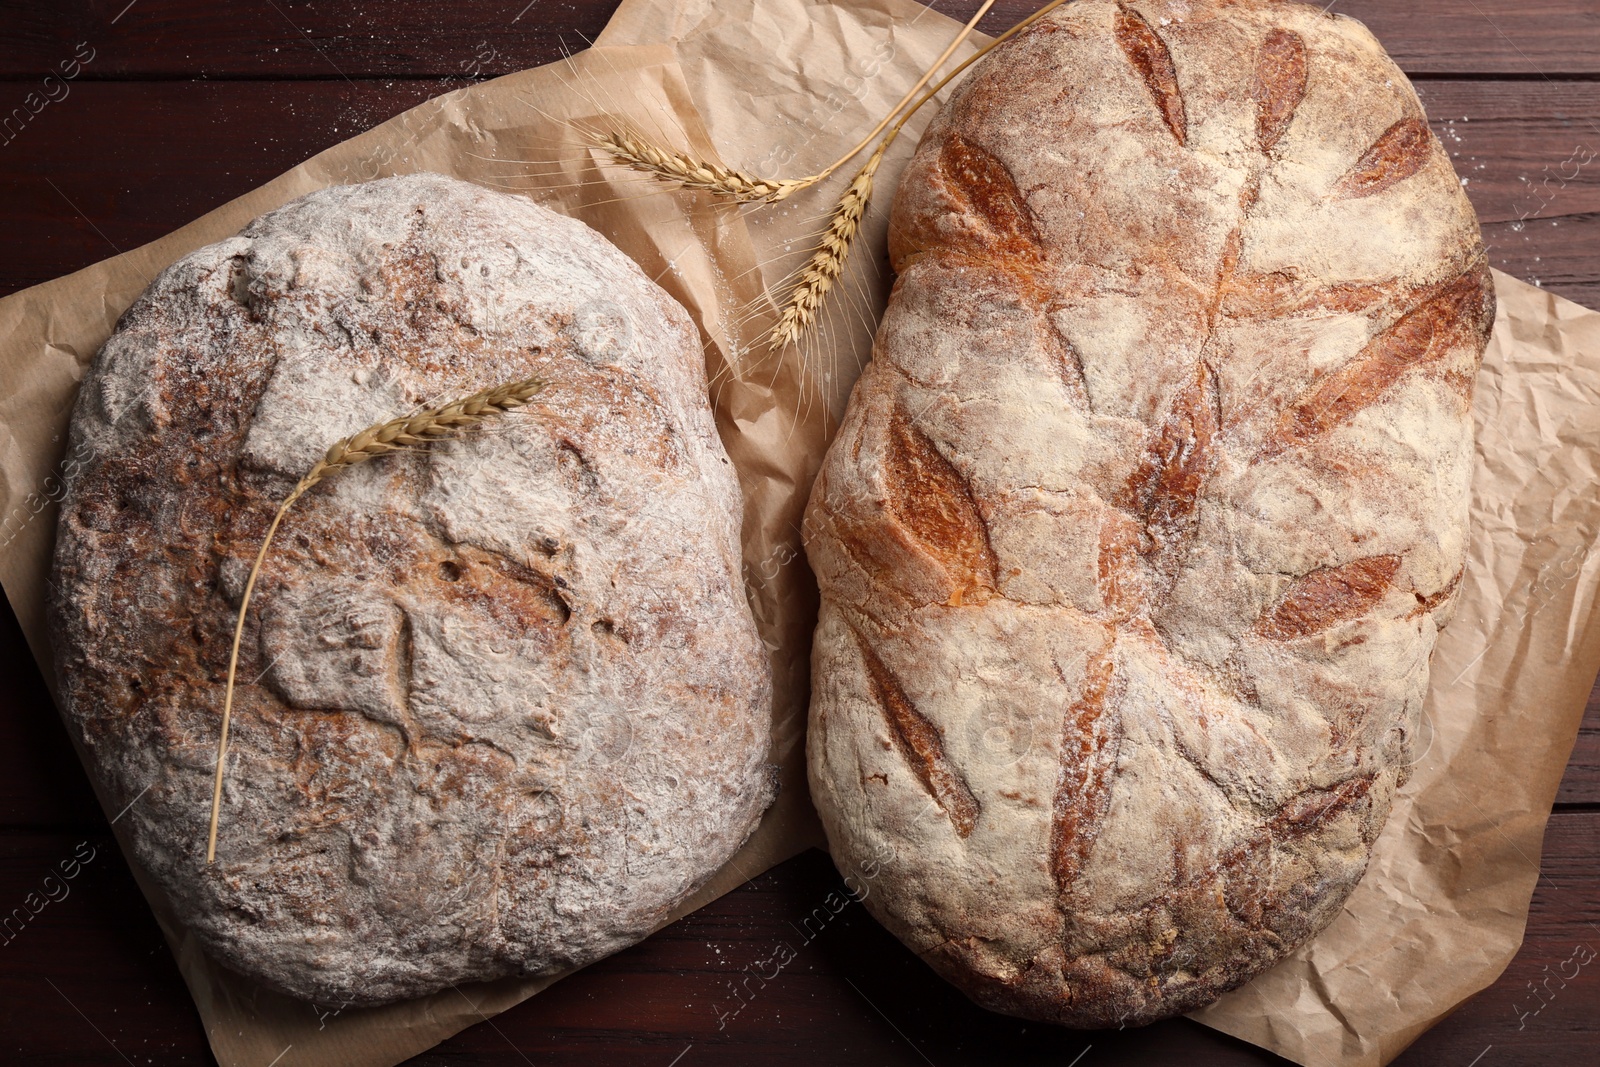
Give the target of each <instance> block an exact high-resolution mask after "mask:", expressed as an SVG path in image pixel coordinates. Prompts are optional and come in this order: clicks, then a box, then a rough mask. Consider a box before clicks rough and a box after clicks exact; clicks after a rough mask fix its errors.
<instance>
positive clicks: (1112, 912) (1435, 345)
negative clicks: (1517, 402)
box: [806, 0, 1494, 1027]
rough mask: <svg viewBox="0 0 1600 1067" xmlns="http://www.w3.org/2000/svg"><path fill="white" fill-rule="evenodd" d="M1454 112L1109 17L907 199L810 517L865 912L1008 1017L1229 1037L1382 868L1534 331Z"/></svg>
mask: <svg viewBox="0 0 1600 1067" xmlns="http://www.w3.org/2000/svg"><path fill="white" fill-rule="evenodd" d="M1421 113H1422V112H1421V107H1420V105H1419V103H1418V101H1417V99H1416V96H1415V94H1414V93H1413V91H1412V90H1411V88H1410V86H1409V84H1408V83H1407V82H1406V80H1405V78H1404V77H1403V76H1402V75H1401V73H1400V72H1399V71H1398V70H1397V69H1396V68H1395V67H1394V65H1393V63H1391V62H1390V61H1389V59H1388V58H1387V57H1386V56H1385V55H1384V54H1383V52H1382V50H1381V49H1380V48H1379V47H1378V46H1377V44H1376V42H1374V41H1373V40H1372V38H1371V36H1370V35H1369V34H1367V33H1366V31H1365V30H1364V29H1363V28H1362V27H1361V26H1360V25H1359V24H1358V23H1356V22H1354V21H1352V20H1350V19H1348V18H1344V17H1342V16H1335V15H1331V14H1327V13H1325V12H1322V11H1319V10H1318V9H1317V8H1315V7H1310V6H1307V5H1304V4H1298V3H1285V2H1275V0H1182V2H1180V0H1171V2H1167V0H1150V2H1131V3H1117V2H1113V0H1080V2H1078V3H1076V4H1072V5H1070V6H1064V7H1063V8H1061V9H1059V10H1057V11H1056V12H1053V13H1052V14H1050V15H1049V16H1046V18H1045V19H1044V20H1043V21H1042V22H1041V23H1040V24H1039V25H1038V26H1037V27H1035V28H1034V29H1033V30H1032V31H1030V32H1028V33H1025V34H1021V35H1019V36H1018V37H1017V38H1016V39H1015V40H1013V41H1011V42H1009V43H1008V44H1007V45H1005V46H1004V47H1002V48H1001V49H999V50H997V51H996V52H995V53H994V54H993V55H992V56H991V57H989V58H988V59H987V60H986V61H984V62H983V63H982V64H980V65H978V66H977V67H975V68H974V70H973V71H972V73H971V75H970V76H969V77H968V79H967V80H966V81H965V82H964V83H963V84H962V85H961V86H960V87H959V89H958V90H957V92H956V93H955V95H954V96H953V98H952V99H951V101H950V103H949V104H948V105H947V106H946V107H945V109H944V110H943V111H942V112H941V113H940V115H939V117H938V118H936V119H935V120H934V122H933V123H932V124H931V125H930V128H929V130H928V132H927V134H926V135H925V137H924V139H923V142H922V144H921V145H920V147H919V148H918V151H917V154H916V156H915V158H914V159H913V161H912V163H911V165H910V167H909V168H908V169H907V171H906V173H905V176H904V177H903V178H902V181H901V185H900V188H899V190H898V193H897V195H896V200H895V205H894V210H893V217H892V225H891V252H892V255H893V259H894V262H895V264H896V268H897V270H899V271H900V278H899V281H898V283H897V286H896V289H895V292H894V295H893V297H892V298H891V301H890V305H889V308H888V310H887V312H886V314H885V316H884V320H883V323H882V326H881V327H880V330H879V333H878V338H877V344H876V347H875V349H874V358H873V362H872V364H871V365H870V366H869V367H868V368H867V370H866V372H865V373H864V374H863V376H862V378H861V380H860V382H859V383H858V384H857V387H856V391H855V393H854V395H853V396H852V399H851V404H850V408H849V411H848V412H847V414H846V417H845V420H844V424H843V426H842V428H841V431H840V434H839V437H838V440H837V442H836V443H835V445H834V446H833V447H832V448H831V449H830V451H829V454H828V457H827V460H826V461H825V463H824V465H823V470H822V475H821V477H819V479H818V482H817V488H816V490H815V491H814V493H813V497H812V501H811V505H810V508H809V510H808V513H807V518H806V531H807V538H806V541H807V549H808V553H809V555H810V559H811V562H812V564H813V568H814V569H815V571H816V572H817V575H818V581H819V584H820V586H821V591H822V604H821V613H820V620H819V624H818V629H817V636H816V643H815V645H814V652H813V666H814V678H813V682H814V685H813V697H812V715H811V733H810V735H809V738H808V742H807V747H808V766H809V773H810V780H811V786H812V793H813V797H814V798H815V800H816V803H817V808H818V811H819V813H820V814H821V816H822V821H823V824H824V827H825V828H826V830H827V833H828V838H829V843H830V845H831V847H832V849H833V853H834V856H835V859H836V861H837V862H838V864H839V866H840V868H841V869H842V870H845V871H859V870H861V869H863V868H864V867H866V866H867V865H868V864H876V865H877V866H879V867H881V873H880V874H879V875H878V877H877V878H876V879H875V880H874V882H873V886H872V892H871V893H870V894H869V895H868V897H867V899H866V906H867V907H868V908H869V909H870V910H871V911H872V912H873V914H874V915H875V916H877V917H878V918H879V919H880V920H881V921H883V922H884V923H885V924H886V925H887V926H888V927H889V928H890V929H891V930H892V931H894V933H895V934H896V935H898V936H899V937H900V938H902V939H903V940H904V941H905V942H906V943H907V944H908V945H910V946H911V947H912V948H914V949H915V950H916V951H917V952H919V953H920V954H922V956H923V957H924V958H925V959H927V960H928V962H929V963H930V964H932V965H933V966H934V967H935V968H936V969H938V970H939V972H940V973H941V974H943V975H945V976H946V977H948V978H949V979H950V980H951V981H953V982H955V983H956V984H957V985H959V986H960V987H961V988H962V989H964V990H965V991H966V992H967V993H968V994H969V995H970V996H972V997H973V998H974V999H975V1000H976V1001H978V1002H979V1003H980V1004H983V1005H985V1006H987V1007H991V1008H994V1009H995V1010H999V1011H1005V1012H1011V1013H1014V1014H1019V1015H1024V1016H1029V1017H1033V1018H1039V1019H1045V1020H1049V1021H1052V1022H1058V1023H1064V1024H1068V1025H1073V1026H1085V1027H1102V1026H1119V1025H1128V1024H1137V1023H1142V1022H1148V1021H1151V1020H1153V1019H1157V1018H1161V1017H1164V1016H1168V1015H1174V1014H1178V1013H1181V1012H1185V1011H1189V1010H1192V1009H1194V1008H1197V1007H1200V1006H1202V1005H1204V1004H1206V1003H1209V1002H1210V1001H1212V1000H1214V999H1215V998H1216V997H1217V996H1219V995H1220V994H1221V993H1223V992H1225V991H1227V990H1229V989H1232V988H1234V987H1236V986H1238V985H1240V984H1241V983H1243V982H1245V981H1248V980H1249V979H1250V978H1251V977H1252V976H1254V975H1256V974H1258V973H1260V972H1261V971H1263V970H1264V969H1266V968H1268V967H1270V966H1272V965H1273V964H1274V963H1276V962H1277V961H1279V960H1281V959H1282V958H1283V957H1284V956H1285V955H1286V954H1288V953H1290V952H1292V951H1294V950H1295V949H1296V947H1297V946H1300V945H1302V944H1304V943H1305V942H1306V940H1307V939H1309V938H1311V937H1312V936H1314V935H1315V934H1316V933H1317V932H1318V931H1319V930H1320V929H1322V928H1323V927H1324V926H1326V925H1327V923H1328V922H1330V921H1331V920H1332V919H1333V918H1334V916H1335V915H1336V914H1337V913H1338V912H1339V909H1340V906H1341V904H1342V903H1343V902H1344V900H1345V898H1346V897H1347V896H1348V894H1349V893H1350V892H1351V890H1352V889H1353V888H1354V887H1355V885H1356V883H1357V881H1358V880H1359V879H1360V878H1361V876H1362V874H1363V872H1364V870H1365V868H1366V864H1367V861H1368V857H1369V854H1370V850H1371V848H1372V845H1373V842H1374V841H1375V840H1376V839H1377V836H1378V833H1379V831H1380V830H1381V829H1382V827H1383V823H1384V820H1385V819H1386V818H1387V816H1388V813H1389V809H1390V806H1391V805H1392V803H1393V798H1394V794H1395V790H1396V789H1397V788H1398V787H1399V786H1400V785H1401V784H1402V783H1403V782H1404V780H1405V776H1406V766H1407V763H1408V762H1409V760H1410V759H1411V756H1412V753H1411V749H1410V744H1411V738H1412V737H1413V736H1414V735H1415V734H1416V732H1417V729H1418V726H1419V716H1420V713H1421V707H1422V702H1423V699H1424V696H1425V694H1426V691H1427V676H1428V672H1427V665H1428V660H1429V656H1430V654H1431V651H1432V648H1433V644H1434V641H1435V639H1436V636H1437V633H1438V631H1439V629H1440V628H1441V627H1442V626H1443V625H1444V624H1445V622H1446V621H1447V620H1448V618H1449V616H1450V613H1451V611H1452V610H1453V606H1454V598H1455V594H1456V590H1457V589H1458V588H1459V586H1460V583H1461V580H1462V574H1463V567H1464V564H1465V553H1466V533H1467V530H1466V516H1467V502H1468V488H1469V484H1470V477H1471V466H1472V457H1473V442H1472V423H1471V414H1472V413H1471V401H1472V383H1473V379H1474V376H1475V374H1476V372H1477V368H1478V364H1479V362H1480V360H1481V358H1482V353H1483V349H1484V346H1485V345H1486V343H1487V341H1488V336H1489V330H1490V328H1491V326H1492V323H1493V319H1494V293H1493V282H1492V278H1491V276H1490V273H1489V269H1488V266H1487V264H1486V261H1485V256H1484V251H1483V246H1482V241H1481V238H1480V236H1479V232H1478V227H1477V220H1476V218H1475V217H1474V215H1473V213H1472V209H1471V206H1470V205H1469V204H1468V203H1467V200H1466V198H1465V196H1464V194H1463V192H1462V190H1461V187H1460V185H1459V183H1458V181H1457V180H1456V178H1455V176H1454V174H1453V173H1452V172H1451V169H1450V167H1449V163H1448V159H1447V158H1446V156H1445V154H1444V152H1443V150H1442V149H1441V148H1440V147H1439V145H1438V143H1437V141H1436V140H1435V139H1434V137H1433V135H1432V134H1431V133H1430V132H1429V130H1428V127H1427V125H1426V123H1425V122H1424V121H1423V120H1422V119H1421V118H1420V116H1421ZM886 854H887V855H891V856H892V857H893V858H892V859H891V860H889V861H888V862H887V863H885V862H883V860H882V857H883V856H884V855H886Z"/></svg>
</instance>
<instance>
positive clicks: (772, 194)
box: [599, 0, 1061, 204]
mask: <svg viewBox="0 0 1600 1067" xmlns="http://www.w3.org/2000/svg"><path fill="white" fill-rule="evenodd" d="M1056 2H1057V3H1060V2H1061V0H1056ZM994 3H995V0H984V2H983V4H982V5H981V6H980V7H979V8H978V10H977V11H976V12H974V13H973V16H972V18H970V19H968V20H967V24H966V25H965V26H963V27H962V28H961V32H960V33H958V34H956V37H955V40H953V41H951V42H950V44H949V45H948V46H947V47H946V48H945V50H944V51H943V52H941V53H940V54H939V58H938V59H935V60H934V61H933V65H932V66H930V67H929V68H928V69H927V70H926V71H925V72H923V75H922V77H921V78H919V79H917V84H915V85H913V86H912V87H911V88H910V89H908V90H907V91H906V93H905V95H904V96H902V97H901V98H900V102H899V103H897V104H895V106H894V107H892V108H890V109H889V113H888V114H887V115H885V116H884V117H883V119H882V120H881V121H880V122H879V123H878V124H877V125H876V126H874V127H873V128H872V132H870V133H868V134H867V135H866V136H865V137H863V138H862V139H861V140H860V141H859V142H857V144H856V146H855V147H854V148H852V149H850V151H848V152H846V153H845V154H844V155H842V156H840V157H839V158H838V159H836V160H834V161H833V162H832V163H830V164H828V165H827V166H826V167H824V168H823V169H821V170H819V171H817V172H816V173H815V174H808V175H806V176H805V177H803V178H759V177H756V176H755V175H753V174H749V173H747V172H745V171H742V170H734V169H732V168H730V167H723V166H719V165H717V164H715V163H704V162H701V161H700V160H697V159H695V158H693V157H692V156H689V155H686V154H684V153H682V152H674V151H673V150H671V149H670V148H662V147H661V146H659V145H655V144H652V143H650V142H649V141H646V140H645V139H643V138H642V137H634V136H632V135H630V134H621V133H608V134H605V135H603V136H602V137H601V138H600V141H599V147H601V148H603V149H605V150H606V151H607V152H609V153H610V154H611V158H612V159H615V160H616V161H617V162H618V163H622V164H624V165H625V166H629V167H632V168H633V169H635V170H642V171H645V172H647V173H650V174H654V175H655V176H656V177H658V178H661V179H663V180H666V181H673V182H677V183H679V184H680V185H683V186H684V187H685V188H689V189H703V190H705V191H706V192H709V193H715V194H717V195H719V196H725V197H727V198H729V199H730V200H734V201H737V202H740V203H756V202H762V203H768V204H776V203H777V202H778V201H780V200H783V199H785V198H787V197H788V196H789V194H790V193H793V192H795V191H797V190H800V189H804V188H806V187H808V186H812V185H816V184H817V183H818V182H821V181H826V180H827V179H828V178H830V177H832V176H833V175H834V173H835V172H837V171H838V170H839V168H840V167H843V166H844V165H845V164H846V163H848V162H850V161H851V160H852V159H854V158H855V157H856V156H858V155H860V154H861V153H862V152H863V151H865V150H866V148H867V146H868V145H870V144H871V143H872V142H873V141H874V140H875V139H876V138H877V136H878V134H880V133H882V132H883V130H884V127H886V126H888V125H889V123H890V122H891V121H892V120H893V119H894V117H895V116H896V115H898V114H900V111H901V109H902V108H904V107H905V106H906V104H908V103H909V102H910V101H911V99H912V98H913V97H914V96H916V95H917V93H918V92H919V91H921V89H922V87H923V86H924V85H927V84H928V80H929V79H930V78H932V77H933V76H934V74H935V73H936V72H937V71H938V69H939V68H940V67H942V66H943V65H944V61H945V60H947V59H949V58H950V56H951V55H952V54H954V52H955V50H956V49H957V48H959V47H961V42H962V41H964V40H966V39H967V35H968V34H970V33H971V32H972V31H973V28H974V27H976V26H977V25H978V22H979V20H980V19H982V18H983V16H984V15H986V14H987V13H988V11H989V9H990V8H991V7H993V6H994ZM1050 6H1051V7H1054V6H1055V4H1051V5H1050ZM1047 10H1048V9H1047ZM1043 13H1044V12H1043V11H1040V12H1039V13H1038V14H1036V15H1034V16H1033V18H1037V17H1038V15H1041V14H1043ZM1026 21H1030V22H1031V21H1032V19H1031V18H1030V19H1028V20H1026ZM1024 24H1025V23H1024ZM1017 29H1021V25H1019V26H1018V27H1017ZM1008 36H1009V35H1008ZM965 67H966V64H962V66H961V67H960V68H957V69H958V70H960V69H965ZM945 81H949V78H946V79H945ZM940 84H941V85H943V84H944V83H943V82H941V83H940ZM936 91H937V90H936ZM923 103H926V98H924V100H923V101H921V102H919V103H918V104H917V107H914V108H912V109H911V112H907V117H910V114H911V113H912V112H915V111H916V110H917V108H920V107H921V106H922V104H923ZM902 122H903V120H902ZM892 139H893V138H892V137H891V140H892ZM857 177H858V179H859V177H860V176H859V175H857Z"/></svg>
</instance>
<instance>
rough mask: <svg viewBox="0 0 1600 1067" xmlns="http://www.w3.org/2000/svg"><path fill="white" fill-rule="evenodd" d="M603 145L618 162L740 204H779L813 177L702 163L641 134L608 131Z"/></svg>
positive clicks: (602, 142)
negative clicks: (768, 174) (775, 175)
mask: <svg viewBox="0 0 1600 1067" xmlns="http://www.w3.org/2000/svg"><path fill="white" fill-rule="evenodd" d="M600 147H602V148H604V149H605V150H606V151H607V152H609V153H610V154H611V157H612V158H613V159H615V160H616V161H617V162H618V163H621V164H623V165H625V166H629V167H632V168H633V169H635V170H642V171H646V172H648V173H650V174H654V175H655V176H656V177H658V178H660V179H661V180H663V181H670V182H677V183H678V184H679V185H682V186H683V187H684V188H686V189H703V190H705V191H706V192H711V193H716V194H718V195H720V196H726V197H728V198H730V199H732V200H736V201H739V202H741V203H756V202H761V203H767V204H776V203H777V202H778V201H780V200H782V199H784V198H785V197H787V196H788V195H789V194H790V193H792V192H794V191H795V190H797V189H803V188H805V187H806V186H807V185H810V184H811V183H812V181H813V180H814V179H812V178H782V179H778V178H758V177H756V176H755V175H753V174H749V173H747V172H745V171H742V170H734V169H733V168H731V167H723V166H719V165H717V164H715V163H702V162H701V161H699V160H697V159H694V158H692V157H690V156H688V155H685V154H684V153H682V152H674V151H671V150H670V149H666V148H661V147H659V146H657V145H654V144H651V143H650V142H649V141H646V140H644V139H643V138H641V137H634V136H632V135H629V134H624V133H608V134H605V135H604V136H603V137H602V138H601V139H600Z"/></svg>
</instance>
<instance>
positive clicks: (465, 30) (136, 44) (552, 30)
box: [0, 0, 1600, 79]
mask: <svg viewBox="0 0 1600 1067" xmlns="http://www.w3.org/2000/svg"><path fill="white" fill-rule="evenodd" d="M978 3H979V0H938V2H936V3H935V4H934V7H936V8H937V9H938V10H939V11H941V12H943V13H944V14H946V15H950V16H952V17H954V18H959V19H963V20H964V19H966V18H967V17H968V16H969V15H971V13H972V12H973V11H976V10H977V8H978ZM614 6H615V4H614V3H610V2H606V0H600V2H595V0H577V2H572V0H533V2H531V3H530V2H529V0H454V2H452V3H451V4H450V5H449V17H448V18H441V17H440V6H439V4H438V3H437V2H434V0H386V2H380V0H355V2H349V3H334V2H330V0H273V2H270V3H261V4H241V3H211V2H207V0H138V2H136V3H134V4H132V5H130V4H129V3H128V0H62V2H61V3H59V4H50V5H46V4H38V3H34V2H32V0H0V26H5V27H6V37H7V44H8V47H7V49H6V50H5V51H4V52H3V53H0V78H27V77H29V76H33V75H38V76H41V77H42V76H43V75H44V74H45V73H47V72H50V71H53V70H55V69H56V65H57V64H58V63H59V62H60V61H61V60H62V59H65V58H67V57H69V56H71V55H72V53H73V49H74V47H75V46H76V45H77V44H78V43H79V42H82V41H88V42H90V43H91V44H92V45H93V47H94V48H95V49H96V50H97V55H96V58H95V60H94V61H93V62H92V63H90V64H89V70H88V72H87V73H86V74H85V75H84V76H85V77H87V78H92V79H108V78H151V77H191V76H193V75H194V74H204V75H205V76H207V77H216V78H280V77H288V78H328V77H333V78H339V77H349V78H353V79H361V78H380V79H381V78H395V77H407V78H415V77H444V76H451V75H457V74H460V73H462V72H464V71H467V70H469V69H471V68H472V67H473V65H474V64H476V66H477V68H478V71H479V72H480V73H482V74H485V75H489V76H494V75H497V74H506V73H509V72H511V71H513V70H521V69H522V68H524V67H530V66H537V65H538V64H540V63H547V62H549V61H550V60H552V59H555V58H557V57H558V56H559V55H561V54H562V50H563V49H564V48H565V49H571V50H576V49H579V48H582V47H583V46H584V41H585V39H587V38H593V37H594V36H595V35H596V34H598V33H599V32H600V30H601V29H602V28H603V27H604V26H605V23H606V19H607V18H609V17H610V11H611V8H613V7H614ZM1039 6H1040V0H1000V2H999V3H997V4H995V6H994V8H993V9H992V10H991V11H990V12H989V14H988V15H987V16H985V17H984V20H983V22H982V23H980V24H979V26H980V28H981V29H982V30H984V31H985V32H987V33H990V34H994V33H999V32H1001V31H1002V30H1004V29H1005V28H1006V27H1008V26H1010V25H1012V24H1013V23H1015V22H1016V21H1017V20H1018V19H1020V18H1022V17H1023V16H1025V15H1027V14H1028V13H1030V12H1031V11H1033V10H1034V9H1035V8H1037V7H1039ZM1330 9H1331V10H1332V11H1334V12H1338V13H1341V14H1346V15H1349V16H1351V17H1352V18H1356V19H1359V20H1361V21H1362V22H1364V23H1366V25H1367V26H1368V27H1369V28H1370V29H1371V30H1372V31H1373V32H1374V33H1375V34H1377V35H1378V37H1379V39H1380V40H1382V41H1383V42H1384V44H1385V46H1386V47H1387V48H1388V50H1389V52H1390V54H1392V55H1393V56H1394V57H1395V59H1396V60H1397V61H1398V62H1399V64H1400V66H1401V67H1402V69H1404V70H1405V71H1406V72H1407V73H1423V74H1429V73H1433V74H1438V73H1447V74H1472V75H1484V74H1497V75H1507V76H1514V77H1532V78H1539V77H1551V78H1566V77H1572V76H1575V75H1576V76H1585V75H1594V74H1600V50H1596V49H1595V48H1594V47H1593V41H1594V38H1595V35H1596V34H1597V33H1600V8H1597V7H1596V5H1595V4H1594V3H1593V0H1530V2H1528V3H1522V4H1512V3H1509V2H1507V0H1476V2H1468V0H1411V2H1408V3H1395V2H1393V0H1334V2H1333V3H1332V4H1331V5H1330ZM119 15H120V17H118V16H119ZM480 53H487V55H486V56H480Z"/></svg>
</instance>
